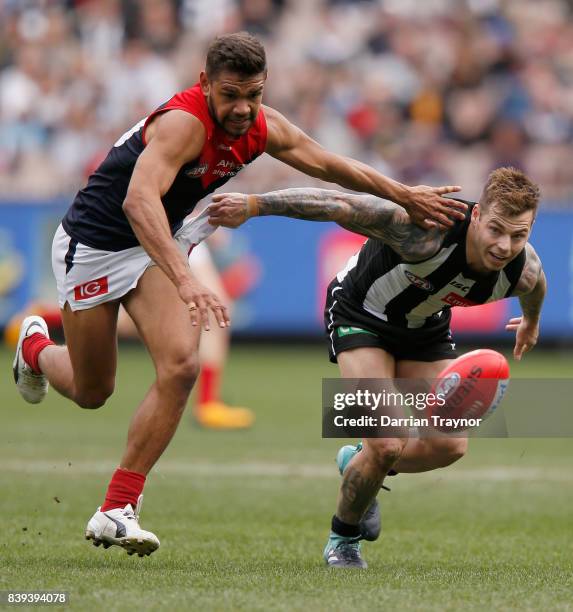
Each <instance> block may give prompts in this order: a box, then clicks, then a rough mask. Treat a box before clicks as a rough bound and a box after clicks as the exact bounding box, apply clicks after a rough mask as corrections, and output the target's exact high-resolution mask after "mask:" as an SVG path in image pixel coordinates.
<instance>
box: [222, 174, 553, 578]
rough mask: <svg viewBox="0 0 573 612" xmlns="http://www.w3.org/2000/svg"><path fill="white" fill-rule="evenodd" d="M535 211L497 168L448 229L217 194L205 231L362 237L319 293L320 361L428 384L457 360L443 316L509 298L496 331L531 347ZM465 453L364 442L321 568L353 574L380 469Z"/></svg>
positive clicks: (376, 202) (422, 443) (457, 444)
mask: <svg viewBox="0 0 573 612" xmlns="http://www.w3.org/2000/svg"><path fill="white" fill-rule="evenodd" d="M538 203H539V188H538V187H537V185H535V184H534V183H533V182H532V181H531V180H530V179H529V178H528V177H527V176H526V175H525V174H523V173H522V172H521V171H519V170H516V169H514V168H498V169H497V170H495V171H494V172H492V173H491V174H490V176H489V178H488V180H487V183H486V185H485V187H484V190H483V193H482V195H481V197H480V200H479V202H477V203H473V202H467V204H468V205H469V206H468V210H467V213H466V216H465V219H464V220H460V221H457V222H456V223H455V225H454V226H453V227H443V226H439V225H435V226H434V227H431V228H426V229H424V228H421V227H419V226H417V225H416V224H414V223H412V221H411V220H410V218H409V216H408V214H407V213H406V212H405V211H404V210H403V209H402V208H400V206H397V205H396V204H393V203H391V202H388V201H385V200H381V199H379V198H376V197H373V196H369V195H354V194H348V193H342V192H338V191H330V190H324V189H286V190H282V191H275V192H270V193H266V194H262V195H244V194H221V195H217V196H214V197H213V204H211V207H210V211H211V212H210V222H211V223H213V224H215V225H224V226H227V227H237V226H238V225H240V224H241V223H243V222H244V221H246V220H247V218H249V217H250V216H265V215H279V216H286V217H293V218H297V219H306V220H312V221H335V222H336V223H338V224H339V225H340V226H342V227H344V228H346V229H348V230H351V231H353V232H356V233H359V234H362V235H364V236H366V237H368V240H367V241H366V242H365V243H364V245H363V246H362V248H361V250H360V251H359V252H358V253H357V254H356V255H354V256H353V257H351V258H350V260H349V261H348V263H347V265H346V267H345V268H344V269H343V270H341V271H340V272H339V273H338V274H337V276H336V277H335V278H334V280H333V281H332V283H331V284H330V286H329V288H328V294H327V299H326V307H325V326H326V331H327V334H328V338H329V352H330V359H331V361H333V362H337V363H338V365H339V368H340V373H341V376H342V377H343V378H383V379H390V378H435V377H436V376H437V375H438V374H439V373H440V372H441V371H442V370H443V368H445V367H446V366H447V365H448V363H450V361H451V360H452V359H454V358H455V357H456V356H457V354H456V352H455V344H454V343H453V339H452V336H451V333H450V318H451V312H450V311H451V308H452V307H454V306H459V307H468V306H474V305H478V304H484V303H487V302H493V301H496V300H500V299H504V298H508V297H512V296H516V297H518V298H519V301H520V304H521V309H522V316H521V317H518V318H513V319H511V320H510V321H509V322H508V324H507V326H506V329H507V330H508V331H514V332H515V333H516V341H515V348H514V357H515V358H516V359H521V357H522V355H523V354H524V353H525V352H527V351H529V350H531V349H532V348H533V347H534V346H535V344H536V342H537V338H538V335H539V320H540V314H541V306H542V303H543V299H544V296H545V292H546V280H545V275H544V273H543V269H542V266H541V262H540V260H539V257H538V256H537V254H536V252H535V250H534V248H533V247H532V246H531V244H529V242H528V239H529V236H530V233H531V229H532V226H533V222H534V220H535V215H536V212H537V207H538ZM466 448H467V439H466V438H463V437H455V438H439V437H429V438H410V439H401V438H379V439H365V440H364V441H363V447H357V448H356V452H355V454H354V456H353V457H352V459H351V460H350V461H349V462H348V465H347V466H345V469H344V474H343V479H342V485H341V488H340V494H339V498H338V507H337V510H336V514H335V516H334V517H333V521H332V531H331V536H330V539H329V543H328V545H327V547H326V549H325V558H326V561H327V563H328V564H329V565H333V566H344V567H365V562H364V561H363V559H362V558H361V556H360V549H359V539H360V538H361V537H362V536H363V535H364V532H365V530H364V524H361V521H363V520H364V517H365V514H366V515H367V514H368V512H367V511H368V510H369V509H370V508H371V506H372V504H373V503H374V502H375V498H376V495H377V493H378V491H379V490H380V487H381V486H382V484H383V482H384V478H385V477H386V475H387V473H388V472H389V471H390V470H395V471H396V472H423V471H427V470H432V469H436V468H441V467H445V466H447V465H450V464H451V463H453V462H454V461H456V460H458V459H460V458H461V457H462V456H463V455H464V453H465V452H466ZM358 451H360V452H358ZM370 514H371V513H370ZM369 539H374V538H369Z"/></svg>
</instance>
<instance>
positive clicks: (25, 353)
mask: <svg viewBox="0 0 573 612" xmlns="http://www.w3.org/2000/svg"><path fill="white" fill-rule="evenodd" d="M52 344H55V342H52V341H51V340H50V339H49V338H46V336H44V334H41V333H40V332H36V333H35V334H32V335H31V336H28V337H27V338H25V339H24V342H22V357H23V358H24V361H25V362H26V363H27V364H28V365H29V366H30V367H31V368H32V372H34V374H41V373H42V370H40V366H39V365H38V357H39V356H40V353H41V352H42V351H43V350H44V349H45V348H46V347H47V346H50V345H52Z"/></svg>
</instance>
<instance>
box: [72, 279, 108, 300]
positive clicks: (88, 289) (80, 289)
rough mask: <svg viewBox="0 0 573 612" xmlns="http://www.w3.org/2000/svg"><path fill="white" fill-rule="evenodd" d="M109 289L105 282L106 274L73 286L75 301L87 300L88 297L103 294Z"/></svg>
mask: <svg viewBox="0 0 573 612" xmlns="http://www.w3.org/2000/svg"><path fill="white" fill-rule="evenodd" d="M108 291H109V287H108V284H107V276H102V277H101V278H96V279H94V280H91V281H88V282H87V283H84V284H83V285H77V286H76V287H74V297H75V299H76V301H78V302H79V301H80V300H87V299H88V298H92V297H95V296H96V295H103V294H104V293H107V292H108Z"/></svg>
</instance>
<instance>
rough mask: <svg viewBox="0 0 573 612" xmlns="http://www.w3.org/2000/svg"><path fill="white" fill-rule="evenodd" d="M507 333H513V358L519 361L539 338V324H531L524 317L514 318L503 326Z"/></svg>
mask: <svg viewBox="0 0 573 612" xmlns="http://www.w3.org/2000/svg"><path fill="white" fill-rule="evenodd" d="M505 329H506V330H507V331H514V332H515V347H514V349H513V357H514V358H515V359H516V360H517V361H520V360H521V358H522V357H523V355H524V354H525V353H527V352H528V351H530V350H531V349H532V348H533V347H534V346H535V345H536V344H537V338H538V337H539V323H531V322H529V321H528V320H527V319H525V318H524V317H514V318H513V319H510V320H509V323H508V324H507V325H506V326H505Z"/></svg>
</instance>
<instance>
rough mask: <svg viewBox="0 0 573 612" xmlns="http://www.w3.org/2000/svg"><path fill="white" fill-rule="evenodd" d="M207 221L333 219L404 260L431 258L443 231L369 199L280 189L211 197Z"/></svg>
mask: <svg viewBox="0 0 573 612" xmlns="http://www.w3.org/2000/svg"><path fill="white" fill-rule="evenodd" d="M209 211H210V219H209V221H210V223H212V224H213V225H224V226H226V227H237V226H238V225H240V224H241V223H243V222H244V221H245V220H246V219H247V218H249V217H252V216H266V215H277V216H281V217H292V218H294V219H306V220H308V221H334V222H336V223H338V225H340V226H341V227H344V228H345V229H348V230H350V231H352V232H356V233H357V234H362V235H363V236H367V237H369V238H374V239H376V240H380V241H382V242H384V243H385V244H388V245H389V246H390V247H392V248H393V249H394V250H395V251H396V252H397V253H398V254H399V255H401V256H402V257H403V258H404V259H406V260H408V261H420V260H422V259H426V258H427V257H431V256H432V255H433V254H434V253H436V251H437V250H438V248H439V246H440V244H441V241H442V238H443V230H440V229H438V228H436V227H432V228H429V229H422V228H420V227H418V226H417V225H414V223H412V221H411V220H410V217H409V216H408V214H407V213H406V212H405V211H404V210H403V209H402V208H401V207H400V206H398V205H396V204H394V203H392V202H388V201H386V200H381V199H380V198H376V197H374V196H370V195H354V194H350V193H342V192H339V191H331V190H327V189H283V190H281V191H271V192H269V193H264V194H262V195H249V196H247V195H244V194H241V193H231V194H220V195H215V196H213V204H211V206H210V207H209Z"/></svg>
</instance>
